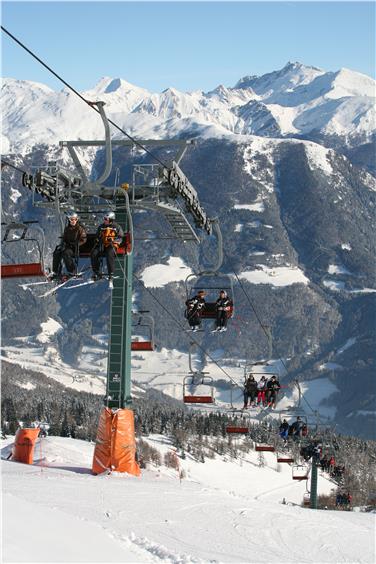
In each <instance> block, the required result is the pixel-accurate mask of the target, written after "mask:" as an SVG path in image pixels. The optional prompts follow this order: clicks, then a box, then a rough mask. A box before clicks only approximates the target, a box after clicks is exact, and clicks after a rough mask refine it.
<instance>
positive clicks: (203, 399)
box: [183, 396, 214, 403]
mask: <svg viewBox="0 0 376 564" xmlns="http://www.w3.org/2000/svg"><path fill="white" fill-rule="evenodd" d="M183 401H184V403H214V398H213V396H184V397H183Z"/></svg>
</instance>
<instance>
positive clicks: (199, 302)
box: [185, 296, 205, 317]
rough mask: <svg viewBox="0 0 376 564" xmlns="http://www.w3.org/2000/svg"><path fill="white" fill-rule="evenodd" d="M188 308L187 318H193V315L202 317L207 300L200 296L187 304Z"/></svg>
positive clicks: (191, 299)
mask: <svg viewBox="0 0 376 564" xmlns="http://www.w3.org/2000/svg"><path fill="white" fill-rule="evenodd" d="M185 305H186V306H187V311H186V313H187V317H191V316H192V315H200V314H201V312H202V310H203V309H204V307H205V300H204V298H200V296H194V297H193V298H190V299H189V300H187V301H186V302H185Z"/></svg>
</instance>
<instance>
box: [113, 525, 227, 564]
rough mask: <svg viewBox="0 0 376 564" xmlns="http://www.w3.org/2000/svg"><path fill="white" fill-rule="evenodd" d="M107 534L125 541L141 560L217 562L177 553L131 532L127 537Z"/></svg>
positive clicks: (181, 563)
mask: <svg viewBox="0 0 376 564" xmlns="http://www.w3.org/2000/svg"><path fill="white" fill-rule="evenodd" d="M109 536H111V537H113V538H114V539H116V540H120V541H121V542H123V543H125V544H126V545H127V546H128V547H129V548H130V549H131V550H132V552H136V551H137V552H138V553H139V555H140V557H141V558H143V560H141V562H165V563H166V564H207V563H208V562H213V563H214V562H217V561H216V560H201V558H196V557H194V556H191V555H190V554H184V553H178V552H174V551H171V550H169V549H168V548H166V547H165V546H163V545H162V544H159V543H156V542H153V541H151V540H149V539H148V538H147V537H138V536H137V535H136V534H135V533H133V532H131V533H130V535H129V536H128V537H124V536H123V535H117V534H116V533H113V532H111V533H109Z"/></svg>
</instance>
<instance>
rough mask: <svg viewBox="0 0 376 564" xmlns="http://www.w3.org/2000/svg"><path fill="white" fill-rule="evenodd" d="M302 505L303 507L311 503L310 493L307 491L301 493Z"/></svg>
mask: <svg viewBox="0 0 376 564" xmlns="http://www.w3.org/2000/svg"><path fill="white" fill-rule="evenodd" d="M303 505H304V507H309V506H310V505H311V494H310V493H309V492H305V493H304V494H303Z"/></svg>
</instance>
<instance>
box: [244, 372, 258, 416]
mask: <svg viewBox="0 0 376 564" xmlns="http://www.w3.org/2000/svg"><path fill="white" fill-rule="evenodd" d="M256 396H257V382H256V380H255V377H254V376H253V374H249V376H248V378H247V380H246V382H245V385H244V407H243V409H247V407H248V399H249V403H250V406H251V407H255V400H256Z"/></svg>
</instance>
